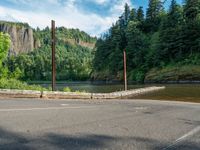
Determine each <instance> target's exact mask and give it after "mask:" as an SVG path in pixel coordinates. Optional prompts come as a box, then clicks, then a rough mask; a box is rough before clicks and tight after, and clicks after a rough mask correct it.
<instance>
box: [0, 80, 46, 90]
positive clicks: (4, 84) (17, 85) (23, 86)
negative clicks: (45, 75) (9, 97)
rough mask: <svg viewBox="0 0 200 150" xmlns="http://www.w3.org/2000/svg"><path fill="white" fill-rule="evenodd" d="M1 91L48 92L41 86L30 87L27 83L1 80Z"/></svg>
mask: <svg viewBox="0 0 200 150" xmlns="http://www.w3.org/2000/svg"><path fill="white" fill-rule="evenodd" d="M0 89H19V90H37V91H48V89H46V88H43V87H41V86H40V85H28V84H27V83H25V82H21V81H19V80H16V79H6V78H1V79H0Z"/></svg>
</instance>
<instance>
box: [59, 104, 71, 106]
mask: <svg viewBox="0 0 200 150" xmlns="http://www.w3.org/2000/svg"><path fill="white" fill-rule="evenodd" d="M60 105H61V106H69V104H60Z"/></svg>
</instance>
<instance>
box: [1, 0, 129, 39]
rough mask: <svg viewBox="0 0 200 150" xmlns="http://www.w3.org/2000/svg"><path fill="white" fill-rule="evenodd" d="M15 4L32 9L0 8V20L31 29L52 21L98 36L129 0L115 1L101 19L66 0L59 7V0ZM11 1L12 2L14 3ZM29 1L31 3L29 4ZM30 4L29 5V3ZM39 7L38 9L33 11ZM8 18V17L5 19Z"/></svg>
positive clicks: (37, 0) (23, 0)
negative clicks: (106, 14) (108, 12)
mask: <svg viewBox="0 0 200 150" xmlns="http://www.w3.org/2000/svg"><path fill="white" fill-rule="evenodd" d="M14 1H15V2H16V3H18V4H19V3H20V2H21V3H23V4H25V5H29V6H30V5H31V7H32V8H33V9H34V10H33V9H30V10H19V9H17V8H16V9H14V8H7V7H5V6H0V19H4V20H5V18H7V19H6V20H7V21H14V20H15V21H16V20H18V21H20V22H27V23H29V24H30V25H31V26H32V27H34V28H36V27H40V28H45V27H46V26H49V25H50V21H51V20H52V19H54V20H55V21H56V25H57V26H65V27H67V28H79V29H80V30H83V31H85V32H87V33H89V34H91V35H95V36H99V35H100V34H101V33H102V32H105V31H106V30H107V29H108V28H109V27H110V26H111V25H112V23H114V22H115V21H116V20H117V19H118V17H119V15H120V14H121V13H122V10H123V7H124V4H125V3H126V2H127V3H129V4H131V1H130V0H121V1H117V2H116V4H114V7H113V8H111V11H110V15H109V16H108V17H102V16H101V15H99V14H95V13H84V12H82V11H80V10H79V9H78V7H77V6H76V5H75V2H76V0H68V1H65V3H63V4H62V6H60V3H59V0H46V1H45V3H44V1H40V0H35V1H32V0H14ZM14 1H13V0H12V2H14ZM30 1H31V2H30ZM95 1H96V2H97V3H99V4H103V3H105V2H108V1H109V0H95ZM29 2H30V3H29ZM36 6H37V7H39V8H38V9H35V8H36ZM7 16H9V17H7Z"/></svg>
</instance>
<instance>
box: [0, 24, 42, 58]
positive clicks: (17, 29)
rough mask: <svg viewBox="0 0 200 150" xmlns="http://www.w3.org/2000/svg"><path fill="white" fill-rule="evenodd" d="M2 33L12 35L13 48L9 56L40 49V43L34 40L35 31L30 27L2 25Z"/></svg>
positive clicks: (0, 29) (0, 28) (0, 30)
mask: <svg viewBox="0 0 200 150" xmlns="http://www.w3.org/2000/svg"><path fill="white" fill-rule="evenodd" d="M0 32H4V33H8V34H9V35H10V38H11V46H10V50H9V55H17V54H20V53H28V52H31V51H33V50H34V49H35V48H38V47H40V41H39V40H38V39H34V36H33V30H32V29H31V28H29V27H25V26H19V25H12V24H8V23H0Z"/></svg>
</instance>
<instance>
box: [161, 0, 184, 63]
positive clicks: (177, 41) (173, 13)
mask: <svg viewBox="0 0 200 150" xmlns="http://www.w3.org/2000/svg"><path fill="white" fill-rule="evenodd" d="M183 23H184V21H183V12H182V8H181V6H179V5H178V4H177V3H176V0H172V2H171V5H170V10H169V12H168V15H167V16H166V19H164V20H163V21H162V26H161V31H160V41H159V42H160V43H159V45H160V46H159V47H158V53H159V55H160V59H161V61H164V62H168V61H171V60H175V59H176V60H177V59H181V57H182V51H183V50H182V48H183V45H182V34H183V33H182V25H183Z"/></svg>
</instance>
